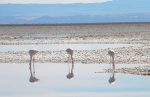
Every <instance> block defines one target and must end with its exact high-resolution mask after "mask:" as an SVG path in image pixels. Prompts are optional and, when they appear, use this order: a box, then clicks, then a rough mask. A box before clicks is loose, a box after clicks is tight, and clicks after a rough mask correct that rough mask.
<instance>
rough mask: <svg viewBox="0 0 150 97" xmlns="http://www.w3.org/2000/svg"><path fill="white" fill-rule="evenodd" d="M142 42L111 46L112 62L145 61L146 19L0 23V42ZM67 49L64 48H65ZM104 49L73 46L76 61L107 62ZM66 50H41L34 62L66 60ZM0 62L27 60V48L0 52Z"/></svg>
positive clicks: (148, 58)
mask: <svg viewBox="0 0 150 97" xmlns="http://www.w3.org/2000/svg"><path fill="white" fill-rule="evenodd" d="M25 35H28V36H31V35H39V36H40V35H46V36H49V35H55V36H57V35H58V36H59V35H60V36H63V35H67V36H65V37H51V38H47V37H45V38H41V37H38V38H37V37H26V38H24V36H25ZM88 43H91V44H94V43H98V44H118V43H121V44H142V45H140V46H131V47H122V48H115V49H114V50H115V64H149V62H150V45H149V44H150V23H102V24H59V25H0V45H29V44H37V45H38V44H88ZM66 49H67V48H66ZM109 49H111V48H108V49H101V50H75V51H74V55H73V58H74V61H75V62H77V63H84V64H87V63H99V64H101V63H110V57H109V56H108V50H109ZM67 56H68V55H67V53H66V51H65V50H64V51H41V52H40V53H38V54H37V55H36V56H35V59H36V62H40V63H44V62H54V63H60V62H66V61H67ZM0 62H1V63H24V62H29V54H28V52H27V51H8V52H0Z"/></svg>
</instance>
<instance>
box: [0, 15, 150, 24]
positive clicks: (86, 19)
mask: <svg viewBox="0 0 150 97" xmlns="http://www.w3.org/2000/svg"><path fill="white" fill-rule="evenodd" d="M101 22H150V13H132V14H106V15H94V16H91V15H75V16H60V17H51V16H41V17H34V18H33V17H30V16H0V24H58V23H101Z"/></svg>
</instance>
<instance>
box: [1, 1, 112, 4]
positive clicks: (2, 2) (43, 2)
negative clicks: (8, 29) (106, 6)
mask: <svg viewBox="0 0 150 97" xmlns="http://www.w3.org/2000/svg"><path fill="white" fill-rule="evenodd" d="M107 1H113V0H0V4H6V3H21V4H26V3H42V4H45V3H49V4H55V3H63V4H66V3H102V2H107Z"/></svg>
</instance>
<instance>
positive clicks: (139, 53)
mask: <svg viewBox="0 0 150 97" xmlns="http://www.w3.org/2000/svg"><path fill="white" fill-rule="evenodd" d="M109 49H110V48H108V49H101V50H74V53H73V58H74V62H75V63H84V64H88V63H98V64H101V63H107V64H110V56H109V55H108V50H109ZM149 50H150V45H143V46H130V47H122V48H114V51H115V64H149V62H150V51H149ZM67 57H68V54H67V53H66V51H65V50H64V51H40V52H39V53H37V54H36V55H35V61H36V62H40V63H44V62H52V63H64V62H66V61H67V60H68V59H67ZM29 59H30V56H29V53H28V52H27V51H8V52H0V62H2V63H25V62H29Z"/></svg>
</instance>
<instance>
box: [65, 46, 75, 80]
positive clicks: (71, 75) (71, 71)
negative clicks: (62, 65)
mask: <svg viewBox="0 0 150 97" xmlns="http://www.w3.org/2000/svg"><path fill="white" fill-rule="evenodd" d="M66 52H67V53H68V67H69V73H68V74H67V76H66V77H67V78H68V79H71V78H73V77H74V74H73V69H74V60H73V50H72V49H70V48H68V49H66ZM70 59H71V62H72V67H71V70H70V64H69V60H70Z"/></svg>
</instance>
